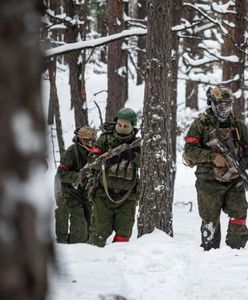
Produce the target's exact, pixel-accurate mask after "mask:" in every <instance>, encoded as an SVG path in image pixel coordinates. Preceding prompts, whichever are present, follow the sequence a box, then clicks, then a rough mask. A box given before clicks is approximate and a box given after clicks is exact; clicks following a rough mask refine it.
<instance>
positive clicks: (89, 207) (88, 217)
mask: <svg viewBox="0 0 248 300" xmlns="http://www.w3.org/2000/svg"><path fill="white" fill-rule="evenodd" d="M83 206H84V217H85V220H86V222H87V224H88V229H89V227H90V222H91V214H92V203H91V202H90V201H85V202H84V203H83Z"/></svg>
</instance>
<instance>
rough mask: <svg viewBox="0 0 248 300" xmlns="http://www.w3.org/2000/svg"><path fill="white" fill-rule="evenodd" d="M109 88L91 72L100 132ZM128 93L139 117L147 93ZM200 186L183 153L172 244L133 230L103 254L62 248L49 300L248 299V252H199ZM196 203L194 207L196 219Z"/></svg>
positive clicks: (61, 86) (65, 113) (67, 126)
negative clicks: (100, 117)
mask: <svg viewBox="0 0 248 300" xmlns="http://www.w3.org/2000/svg"><path fill="white" fill-rule="evenodd" d="M66 74H67V73H66V72H65V73H63V72H59V73H58V92H59V98H60V102H61V105H62V108H61V113H62V122H63V129H64V134H65V140H66V146H69V145H70V143H71V138H72V135H73V129H74V122H73V113H72V112H71V111H69V105H70V103H69V101H70V99H69V92H68V85H67V81H68V80H67V78H66V77H67V76H66ZM47 84H48V82H45V89H44V90H45V94H44V95H45V97H44V98H45V99H47V95H48V89H47ZM96 87H97V88H96ZM104 89H106V75H97V76H96V75H93V73H89V74H88V77H87V93H88V94H87V96H88V99H89V103H88V105H89V113H90V122H92V125H96V126H98V125H99V123H97V122H98V121H97V120H98V115H97V108H96V107H94V102H93V100H96V99H95V98H96V97H98V99H97V101H98V103H99V105H100V107H101V108H102V109H103V110H104V105H105V101H106V94H105V93H101V94H98V96H95V97H94V96H93V94H94V93H97V92H99V91H101V90H104ZM129 93H130V98H129V101H128V103H127V105H126V106H128V107H132V108H133V109H135V110H141V109H142V101H143V87H135V85H134V84H132V83H131V87H130V92H129ZM99 97H100V99H99ZM179 99H183V94H179ZM103 112H104V111H103ZM186 114H189V112H187V111H185V110H183V109H182V110H180V113H179V116H178V118H179V121H183V120H182V118H185V115H186ZM186 118H187V116H186ZM179 123H180V122H179ZM182 123H183V122H182ZM180 143H181V141H180V140H179V144H180ZM179 148H180V147H179ZM51 157H52V155H51ZM49 171H50V172H49V174H50V176H51V181H50V182H51V193H52V188H53V187H52V182H53V180H52V177H53V175H54V172H55V169H54V164H53V163H52V161H51V163H50V169H49ZM194 181H195V177H194V169H190V168H187V167H185V166H184V165H183V164H182V162H181V154H180V152H178V162H177V176H176V184H175V203H174V206H173V209H174V211H173V214H174V221H173V223H174V226H173V227H174V238H171V237H169V236H167V235H166V234H165V233H164V232H162V231H159V230H155V231H154V232H153V233H151V234H148V235H144V236H143V237H141V238H139V239H137V237H136V236H137V229H136V226H135V227H134V230H133V235H132V238H131V241H130V242H129V243H114V244H112V243H111V238H112V237H110V238H109V239H108V243H107V245H106V246H105V247H104V248H98V247H95V246H91V245H87V244H75V245H62V244H56V245H55V249H56V253H57V260H58V267H59V272H57V273H55V272H54V271H52V270H51V271H50V277H51V283H50V294H49V300H114V299H118V300H124V299H127V300H166V299H168V300H186V299H190V300H198V299H201V300H210V299H211V300H212V299H217V300H231V299H233V300H238V299H248V250H247V247H246V248H245V249H243V250H231V249H230V248H228V247H227V246H225V244H224V242H222V244H221V247H220V249H218V250H211V251H210V252H204V251H203V250H202V248H200V247H199V244H200V218H199V216H198V209H197V203H196V192H195V187H194ZM190 202H192V204H193V207H192V211H191V212H190ZM185 203H188V204H186V205H185ZM53 222H54V220H53ZM221 222H222V239H223V241H224V237H225V233H226V227H227V222H228V219H227V217H226V216H225V215H224V214H223V215H222V218H221ZM117 295H118V296H119V298H118V297H117ZM114 296H116V297H114Z"/></svg>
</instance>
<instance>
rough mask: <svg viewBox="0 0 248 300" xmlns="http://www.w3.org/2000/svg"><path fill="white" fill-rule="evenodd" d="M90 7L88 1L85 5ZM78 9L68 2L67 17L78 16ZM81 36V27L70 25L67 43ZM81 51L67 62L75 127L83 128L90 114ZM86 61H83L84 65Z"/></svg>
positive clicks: (73, 41) (68, 57)
mask: <svg viewBox="0 0 248 300" xmlns="http://www.w3.org/2000/svg"><path fill="white" fill-rule="evenodd" d="M84 5H85V6H87V5H88V3H87V1H86V2H85V4H84ZM76 9H77V7H76V5H75V3H74V2H72V1H69V0H67V5H66V10H67V15H68V16H70V17H71V18H74V17H75V16H76V15H77V11H76ZM85 26H87V25H86V24H85ZM79 34H80V28H79V26H77V25H76V24H75V25H73V26H72V25H71V26H70V25H68V27H67V34H66V41H67V42H69V43H75V42H76V41H77V37H78V35H79ZM79 56H80V51H75V52H73V53H70V54H68V56H67V61H68V63H69V72H70V74H69V84H70V89H71V108H74V117H75V126H76V127H81V126H85V125H88V114H87V108H86V93H85V86H83V85H82V84H84V73H83V71H84V69H82V64H80V63H79ZM84 63H85V61H83V64H84ZM81 78H82V79H81Z"/></svg>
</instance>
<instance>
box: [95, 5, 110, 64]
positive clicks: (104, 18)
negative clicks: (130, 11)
mask: <svg viewBox="0 0 248 300" xmlns="http://www.w3.org/2000/svg"><path fill="white" fill-rule="evenodd" d="M97 5H98V6H97V32H98V33H100V35H101V36H106V35H107V34H108V12H107V10H108V7H107V5H106V3H101V2H99V3H98V4H97ZM100 51H101V56H100V60H101V61H102V62H103V63H105V64H106V63H107V47H106V46H102V47H101V49H100Z"/></svg>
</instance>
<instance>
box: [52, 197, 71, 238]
mask: <svg viewBox="0 0 248 300" xmlns="http://www.w3.org/2000/svg"><path fill="white" fill-rule="evenodd" d="M57 205H58V207H57V208H56V209H55V233H56V240H57V242H58V243H67V242H68V221H69V215H70V211H69V209H68V207H67V206H66V204H65V201H64V199H63V197H60V198H59V199H58V203H57Z"/></svg>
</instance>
